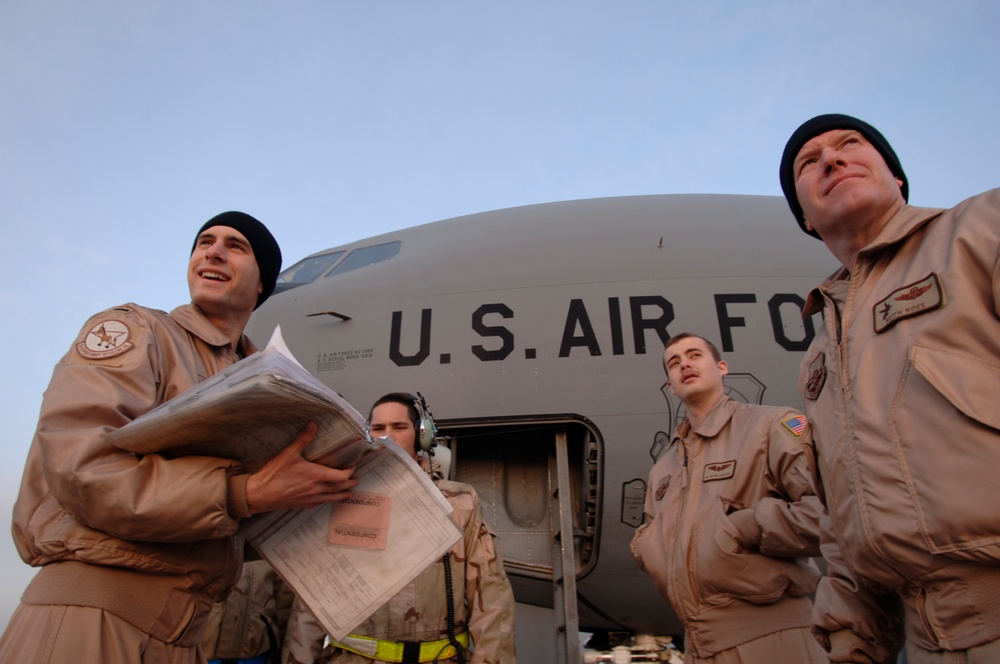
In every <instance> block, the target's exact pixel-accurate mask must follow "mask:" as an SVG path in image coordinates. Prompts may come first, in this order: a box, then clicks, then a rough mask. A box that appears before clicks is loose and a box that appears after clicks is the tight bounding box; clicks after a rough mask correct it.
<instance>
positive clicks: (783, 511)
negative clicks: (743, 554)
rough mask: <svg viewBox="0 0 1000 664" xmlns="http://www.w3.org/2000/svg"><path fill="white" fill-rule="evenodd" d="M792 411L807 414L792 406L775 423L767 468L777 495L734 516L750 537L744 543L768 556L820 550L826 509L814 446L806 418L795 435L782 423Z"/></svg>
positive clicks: (795, 555)
mask: <svg viewBox="0 0 1000 664" xmlns="http://www.w3.org/2000/svg"><path fill="white" fill-rule="evenodd" d="M791 417H801V418H802V422H803V423H805V417H804V416H801V415H798V414H797V413H795V412H794V411H789V412H787V413H785V414H784V415H782V416H780V417H777V418H775V419H774V420H773V421H772V422H771V425H770V439H769V442H768V468H769V471H770V473H771V476H772V477H771V481H772V482H773V483H774V485H775V491H774V493H775V494H777V495H773V496H769V497H767V498H763V499H762V500H760V501H758V502H757V503H756V504H755V505H753V506H752V508H750V509H747V510H741V511H740V512H736V513H734V514H732V515H730V518H732V520H733V522H734V523H735V524H736V525H737V527H738V528H739V530H740V533H741V534H742V535H743V539H746V540H749V541H748V542H744V543H746V544H751V545H756V548H758V549H759V550H760V552H761V553H762V554H764V555H766V556H774V557H788V558H799V557H814V556H818V555H819V553H820V546H819V518H820V515H821V514H822V513H823V504H822V503H821V501H820V499H819V497H818V496H817V492H816V486H817V480H816V461H815V451H814V449H813V444H812V435H811V430H810V428H809V426H808V425H807V424H806V425H805V428H804V429H803V430H802V432H801V434H799V435H796V434H795V433H793V432H792V431H791V430H790V429H789V428H788V427H787V426H786V425H785V424H784V423H783V422H785V421H787V420H788V418H791ZM751 515H752V519H751V518H750V517H751ZM754 540H756V541H754Z"/></svg>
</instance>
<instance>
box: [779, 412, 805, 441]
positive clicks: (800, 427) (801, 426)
mask: <svg viewBox="0 0 1000 664" xmlns="http://www.w3.org/2000/svg"><path fill="white" fill-rule="evenodd" d="M782 424H784V425H785V428H786V429H788V430H789V431H791V432H792V433H793V434H795V435H796V436H801V435H802V432H803V431H805V430H806V425H807V424H809V420H807V419H806V418H805V417H804V416H802V415H796V416H795V417H789V418H788V419H787V420H785V421H784V422H782Z"/></svg>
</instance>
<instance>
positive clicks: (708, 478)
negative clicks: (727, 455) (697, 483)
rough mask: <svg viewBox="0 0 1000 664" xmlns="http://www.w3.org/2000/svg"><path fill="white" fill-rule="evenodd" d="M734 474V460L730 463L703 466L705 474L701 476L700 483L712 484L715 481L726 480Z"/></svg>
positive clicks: (721, 462) (722, 462) (723, 462)
mask: <svg viewBox="0 0 1000 664" xmlns="http://www.w3.org/2000/svg"><path fill="white" fill-rule="evenodd" d="M735 473H736V459H733V460H731V461H720V462H719V463H710V464H708V465H707V466H705V472H704V473H703V474H702V476H701V481H702V482H714V481H715V480H728V479H729V478H730V477H732V476H733V475H734V474H735Z"/></svg>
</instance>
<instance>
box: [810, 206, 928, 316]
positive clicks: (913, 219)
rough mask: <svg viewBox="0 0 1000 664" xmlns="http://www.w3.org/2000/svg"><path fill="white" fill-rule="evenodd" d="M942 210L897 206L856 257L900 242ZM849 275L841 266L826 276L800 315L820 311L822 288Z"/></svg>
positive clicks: (812, 293) (811, 294) (821, 307)
mask: <svg viewBox="0 0 1000 664" xmlns="http://www.w3.org/2000/svg"><path fill="white" fill-rule="evenodd" d="M942 212H944V210H943V209H942V208H924V207H916V206H914V205H904V206H903V207H901V208H899V210H898V211H897V212H896V214H894V215H892V218H890V219H889V221H887V222H886V224H885V226H884V227H883V228H882V232H880V233H879V234H878V236H877V237H876V238H875V239H874V240H872V241H871V242H869V243H868V245H866V246H865V247H863V248H862V249H861V250H860V251H859V252H858V258H861V257H863V256H867V255H869V254H872V253H875V252H877V251H881V250H882V249H885V248H886V247H888V246H890V245H893V244H898V243H900V242H902V241H903V240H905V239H906V238H908V237H909V236H910V235H912V234H913V233H915V232H917V231H918V230H919V229H921V228H923V226H924V225H926V224H927V223H928V222H930V221H931V220H932V219H935V218H937V217H938V216H940V215H941V213H942ZM850 276H851V274H850V272H848V270H847V268H845V267H843V266H841V267H840V268H839V269H837V271H836V272H834V273H833V274H832V275H830V276H829V277H827V279H826V280H825V281H824V282H823V283H822V284H820V285H819V286H817V287H815V288H813V289H812V290H811V291H810V292H809V296H808V297H807V298H806V304H805V306H804V307H803V308H802V317H803V318H809V317H810V316H812V315H814V314H817V313H819V312H820V311H822V310H823V293H822V290H823V289H824V288H826V287H828V286H829V285H830V284H832V283H833V282H835V281H843V280H844V279H849V278H850Z"/></svg>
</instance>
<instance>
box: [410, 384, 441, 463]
mask: <svg viewBox="0 0 1000 664" xmlns="http://www.w3.org/2000/svg"><path fill="white" fill-rule="evenodd" d="M410 396H411V397H413V395H412V394H411V395H410ZM413 407H414V408H416V409H417V415H418V416H419V417H418V420H419V425H418V426H417V444H419V445H420V449H422V450H423V451H424V452H430V451H431V448H432V447H434V439H435V438H437V426H436V425H435V424H434V416H433V415H431V411H430V409H429V408H427V399H424V395H422V394H421V393H420V392H417V396H416V397H413Z"/></svg>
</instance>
